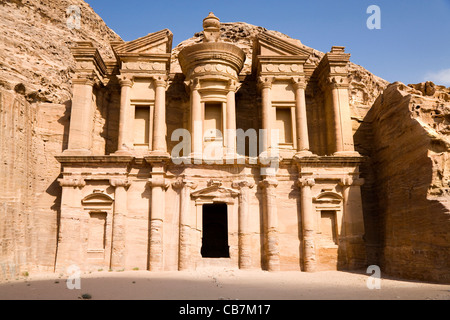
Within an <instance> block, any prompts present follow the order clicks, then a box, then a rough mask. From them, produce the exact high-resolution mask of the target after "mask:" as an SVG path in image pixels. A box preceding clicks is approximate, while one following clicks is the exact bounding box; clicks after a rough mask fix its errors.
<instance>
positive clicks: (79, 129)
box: [65, 78, 95, 155]
mask: <svg viewBox="0 0 450 320" xmlns="http://www.w3.org/2000/svg"><path fill="white" fill-rule="evenodd" d="M72 83H73V99H72V110H71V116H70V131H69V143H68V150H66V151H65V153H66V154H67V153H74V154H76V155H90V154H91V153H92V152H91V147H92V129H93V122H94V120H93V106H92V95H93V86H94V83H95V82H94V80H92V79H90V78H82V79H73V80H72Z"/></svg>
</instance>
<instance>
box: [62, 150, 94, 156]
mask: <svg viewBox="0 0 450 320" xmlns="http://www.w3.org/2000/svg"><path fill="white" fill-rule="evenodd" d="M62 155H63V156H92V151H91V150H87V149H67V150H64V151H63V153H62Z"/></svg>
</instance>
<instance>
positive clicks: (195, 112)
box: [190, 79, 203, 164]
mask: <svg viewBox="0 0 450 320" xmlns="http://www.w3.org/2000/svg"><path fill="white" fill-rule="evenodd" d="M190 89H191V135H192V136H191V139H192V149H191V150H192V153H193V154H192V158H195V159H196V158H199V159H201V157H202V153H203V112H202V104H201V97H200V92H199V89H200V81H199V80H198V79H194V80H193V81H191V83H190ZM200 164H201V162H200Z"/></svg>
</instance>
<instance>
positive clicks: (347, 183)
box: [340, 177, 366, 269]
mask: <svg viewBox="0 0 450 320" xmlns="http://www.w3.org/2000/svg"><path fill="white" fill-rule="evenodd" d="M363 184H364V179H361V178H354V177H346V178H343V179H342V180H341V182H340V185H341V186H342V195H343V198H344V203H343V211H344V217H343V220H344V223H343V225H344V230H343V233H344V234H343V236H341V239H342V241H344V242H345V243H344V244H343V247H344V248H345V251H346V252H345V256H346V258H347V259H346V267H347V268H350V269H356V268H360V267H363V266H364V265H365V262H366V250H365V245H364V239H363V237H364V233H365V228H364V217H363V211H362V203H361V186H362V185H363Z"/></svg>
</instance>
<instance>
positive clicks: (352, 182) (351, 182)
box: [339, 177, 365, 187]
mask: <svg viewBox="0 0 450 320" xmlns="http://www.w3.org/2000/svg"><path fill="white" fill-rule="evenodd" d="M364 183H365V180H364V179H363V178H354V177H344V178H342V179H341V181H340V182H339V184H340V185H341V186H343V187H350V186H356V187H360V186H362V185H364Z"/></svg>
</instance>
